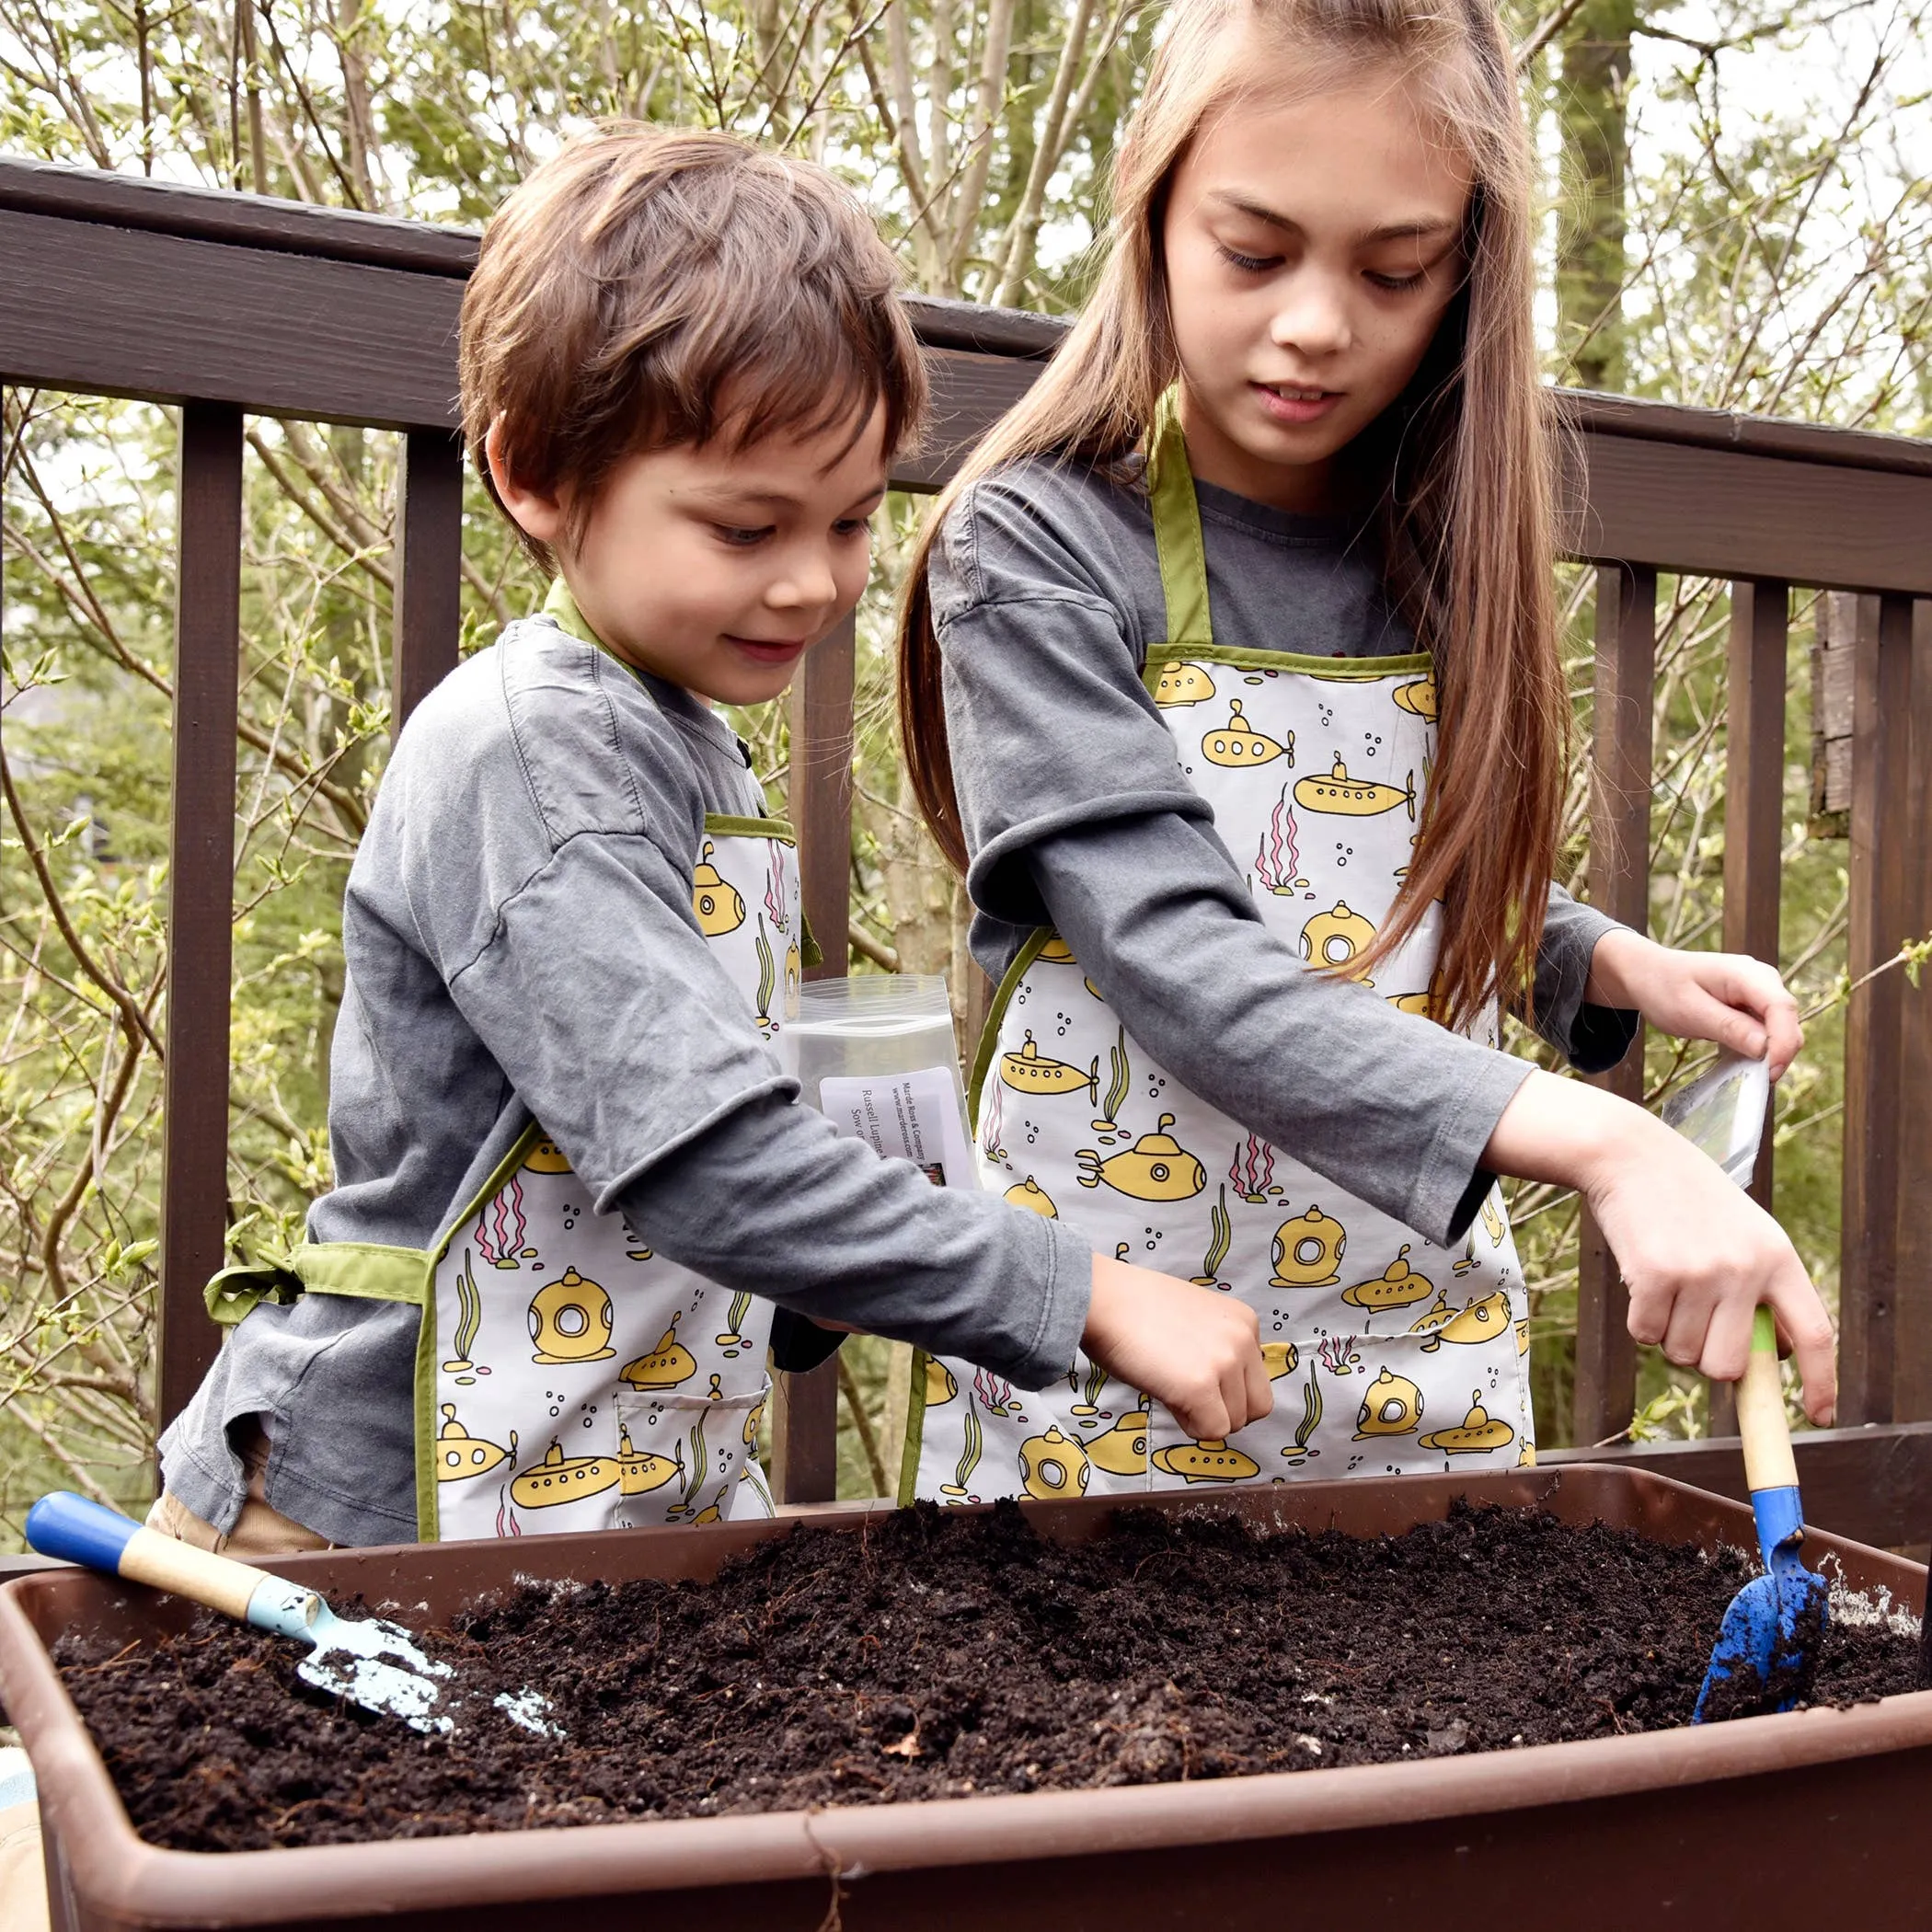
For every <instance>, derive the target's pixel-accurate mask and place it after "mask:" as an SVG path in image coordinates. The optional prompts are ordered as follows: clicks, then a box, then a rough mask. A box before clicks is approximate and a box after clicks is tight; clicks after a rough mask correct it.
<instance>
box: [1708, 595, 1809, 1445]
mask: <svg viewBox="0 0 1932 1932" xmlns="http://www.w3.org/2000/svg"><path fill="white" fill-rule="evenodd" d="M1790 604H1791V593H1790V587H1789V586H1788V585H1787V584H1782V583H1774V582H1763V583H1734V584H1732V585H1731V651H1730V667H1729V668H1730V675H1729V685H1730V706H1729V729H1728V735H1727V741H1726V745H1725V753H1724V949H1725V950H1726V951H1727V952H1748V953H1749V954H1750V955H1751V956H1752V957H1753V958H1754V959H1758V960H1769V961H1770V962H1771V963H1772V964H1773V965H1776V964H1777V952H1778V904H1779V883H1780V879H1781V876H1782V868H1781V863H1780V861H1781V859H1782V856H1783V850H1784V823H1785V814H1784V800H1785V655H1786V650H1787V645H1788V636H1789V629H1790ZM1751 1194H1752V1198H1753V1199H1754V1201H1756V1202H1758V1203H1759V1204H1760V1205H1761V1206H1762V1207H1765V1208H1766V1209H1768V1208H1769V1207H1770V1205H1771V1132H1770V1125H1769V1123H1768V1122H1766V1124H1765V1137H1764V1141H1763V1143H1762V1144H1761V1145H1760V1146H1759V1149H1758V1156H1757V1168H1756V1171H1755V1172H1754V1174H1753V1175H1752V1178H1751ZM1736 1421H1737V1405H1736V1401H1735V1399H1734V1397H1733V1392H1732V1388H1731V1384H1730V1383H1728V1382H1722V1383H1718V1382H1714V1383H1712V1384H1711V1385H1710V1432H1711V1433H1712V1434H1713V1435H1730V1434H1731V1433H1732V1432H1733V1431H1734V1428H1735V1425H1736Z"/></svg>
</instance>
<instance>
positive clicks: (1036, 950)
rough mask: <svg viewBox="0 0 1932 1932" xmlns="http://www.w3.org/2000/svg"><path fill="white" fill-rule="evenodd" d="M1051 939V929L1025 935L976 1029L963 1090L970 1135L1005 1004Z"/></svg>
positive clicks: (1037, 928) (977, 1123)
mask: <svg viewBox="0 0 1932 1932" xmlns="http://www.w3.org/2000/svg"><path fill="white" fill-rule="evenodd" d="M1052 937H1053V928H1052V926H1035V927H1034V929H1033V930H1032V931H1031V932H1030V933H1029V934H1028V935H1027V941H1026V944H1025V945H1024V946H1022V947H1021V948H1020V949H1019V950H1018V952H1017V953H1015V954H1014V956H1013V963H1012V965H1010V966H1009V967H1007V968H1006V972H1005V973H1004V974H1003V975H1002V976H1001V978H1000V983H999V990H998V991H997V992H996V993H995V995H993V1007H992V1010H991V1011H990V1012H989V1013H988V1014H987V1015H986V1024H985V1025H984V1026H983V1027H982V1028H981V1029H980V1043H979V1047H978V1049H977V1050H976V1051H975V1052H974V1053H973V1056H972V1085H971V1086H970V1087H968V1088H967V1090H966V1114H967V1118H968V1119H969V1120H970V1121H972V1131H973V1133H978V1132H979V1131H980V1092H981V1089H982V1088H983V1087H984V1086H985V1084H986V1075H987V1074H988V1073H989V1072H991V1071H992V1067H993V1049H994V1046H995V1042H996V1041H998V1039H999V1023H1000V1021H1001V1020H1002V1019H1004V1018H1006V1003H1007V1001H1008V1000H1010V999H1011V998H1012V997H1013V995H1015V994H1016V993H1017V992H1018V990H1019V983H1020V981H1021V980H1023V979H1024V978H1025V977H1026V976H1027V969H1028V968H1029V966H1030V965H1032V963H1033V961H1034V960H1037V959H1038V958H1039V957H1040V955H1041V950H1042V949H1043V948H1044V947H1045V946H1046V943H1047V941H1048V940H1050V939H1051V938H1052Z"/></svg>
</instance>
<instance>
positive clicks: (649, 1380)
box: [617, 1309, 697, 1388]
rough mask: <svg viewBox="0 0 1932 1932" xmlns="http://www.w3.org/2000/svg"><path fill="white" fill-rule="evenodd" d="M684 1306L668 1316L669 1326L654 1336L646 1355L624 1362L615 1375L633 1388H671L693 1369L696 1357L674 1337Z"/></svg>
mask: <svg viewBox="0 0 1932 1932" xmlns="http://www.w3.org/2000/svg"><path fill="white" fill-rule="evenodd" d="M683 1318H684V1310H683V1309H679V1311H678V1312H677V1314H675V1315H673V1317H671V1326H670V1327H669V1328H666V1329H665V1330H664V1332H663V1334H662V1335H661V1336H660V1337H659V1338H658V1345H657V1347H656V1348H654V1349H653V1350H651V1351H650V1354H648V1355H639V1356H638V1358H637V1360H636V1361H635V1362H627V1363H625V1364H624V1366H623V1367H622V1368H621V1369H619V1370H618V1371H617V1379H618V1380H619V1381H620V1382H627V1383H629V1384H630V1386H632V1387H633V1388H675V1387H676V1386H678V1384H679V1383H680V1382H688V1381H689V1380H690V1379H691V1377H692V1376H693V1375H695V1374H696V1373H697V1357H696V1355H694V1354H693V1353H692V1352H691V1351H690V1350H689V1349H687V1348H686V1347H685V1346H684V1343H683V1342H681V1341H680V1340H678V1339H677V1325H678V1323H679V1322H680V1321H681V1320H683Z"/></svg>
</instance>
